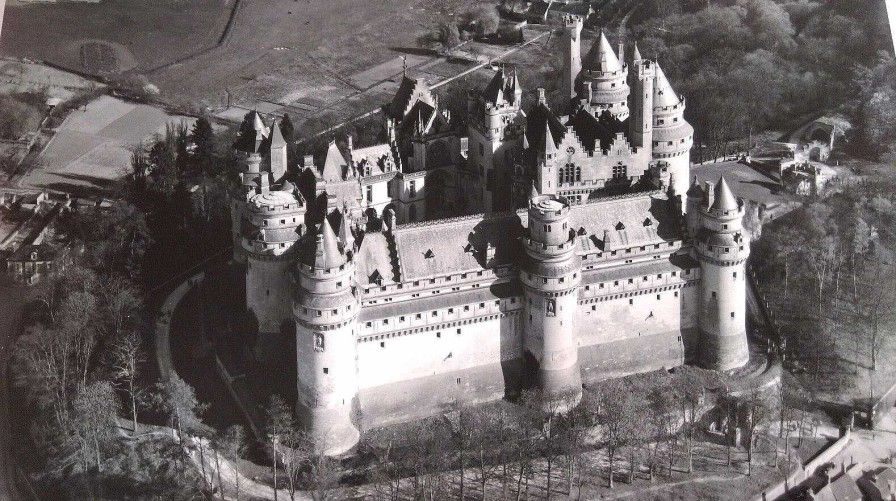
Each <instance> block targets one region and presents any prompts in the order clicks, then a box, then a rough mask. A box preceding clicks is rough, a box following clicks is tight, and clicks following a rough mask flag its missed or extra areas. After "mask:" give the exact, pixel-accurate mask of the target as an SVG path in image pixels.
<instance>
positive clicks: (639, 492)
mask: <svg viewBox="0 0 896 501" xmlns="http://www.w3.org/2000/svg"><path fill="white" fill-rule="evenodd" d="M738 476H739V475H734V474H732V475H714V476H711V477H700V478H692V479H688V480H680V481H678V482H670V483H666V484H660V485H654V486H651V487H644V488H643V489H638V490H636V491H631V492H625V493H622V494H619V495H618V496H606V495H604V496H602V497H601V499H625V498H630V497H634V496H643V495H644V493H647V492H657V491H662V490H665V489H671V488H672V487H678V486H680V485H687V484H706V483H709V482H727V481H729V480H731V479H732V478H736V477H738Z"/></svg>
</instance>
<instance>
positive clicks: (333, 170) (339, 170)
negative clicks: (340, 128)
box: [322, 141, 348, 182]
mask: <svg viewBox="0 0 896 501" xmlns="http://www.w3.org/2000/svg"><path fill="white" fill-rule="evenodd" d="M347 165H348V162H346V161H345V156H344V155H343V154H342V150H340V149H339V146H338V145H337V144H336V141H331V142H330V147H329V148H327V158H326V160H324V170H323V172H322V175H323V178H324V181H327V182H338V181H342V180H343V169H344V168H345V167H346V166H347Z"/></svg>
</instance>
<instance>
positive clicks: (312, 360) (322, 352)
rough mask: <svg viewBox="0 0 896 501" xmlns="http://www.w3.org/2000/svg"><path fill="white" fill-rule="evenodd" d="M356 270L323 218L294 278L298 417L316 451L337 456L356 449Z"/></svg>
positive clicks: (358, 306)
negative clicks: (295, 280) (295, 279)
mask: <svg viewBox="0 0 896 501" xmlns="http://www.w3.org/2000/svg"><path fill="white" fill-rule="evenodd" d="M354 273H355V265H354V262H353V260H352V253H346V249H344V248H343V246H342V243H341V242H339V240H338V238H337V237H336V234H335V233H334V232H333V228H332V227H331V226H330V223H329V222H328V221H327V218H326V217H325V218H324V221H323V223H322V224H321V227H320V230H319V232H318V234H317V238H316V240H315V242H314V244H313V245H312V246H311V247H310V248H309V249H308V252H306V253H305V255H304V256H303V258H302V262H301V263H300V265H299V270H298V273H297V274H296V278H297V281H298V283H297V284H296V285H297V287H296V297H295V302H294V304H293V313H294V315H295V318H296V358H297V376H298V381H297V388H298V403H297V405H296V413H297V414H298V417H299V420H300V421H301V422H302V424H303V425H304V426H305V428H306V430H307V431H308V433H309V434H310V435H311V437H313V439H314V440H315V443H316V446H317V447H318V448H319V449H320V450H321V451H323V452H324V453H326V454H329V455H337V454H341V453H343V452H345V451H347V450H349V449H351V448H352V447H353V446H354V445H355V444H357V443H358V438H359V436H360V433H359V431H358V426H357V425H356V418H357V410H358V352H357V326H356V319H357V315H358V312H359V311H360V303H359V301H358V297H357V293H356V288H355V286H354Z"/></svg>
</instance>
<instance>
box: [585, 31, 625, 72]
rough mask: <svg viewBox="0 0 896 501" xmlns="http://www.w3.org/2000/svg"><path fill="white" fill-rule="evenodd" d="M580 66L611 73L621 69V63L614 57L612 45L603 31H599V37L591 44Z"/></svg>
mask: <svg viewBox="0 0 896 501" xmlns="http://www.w3.org/2000/svg"><path fill="white" fill-rule="evenodd" d="M582 67H583V68H585V69H586V70H592V71H601V72H604V73H612V72H616V71H621V70H622V63H620V62H619V58H618V57H616V53H615V52H614V51H613V47H611V46H610V41H609V40H607V36H606V35H604V32H603V31H601V32H600V38H599V39H598V40H597V41H596V42H594V45H592V46H591V50H590V51H588V55H586V56H585V59H584V60H583V61H582Z"/></svg>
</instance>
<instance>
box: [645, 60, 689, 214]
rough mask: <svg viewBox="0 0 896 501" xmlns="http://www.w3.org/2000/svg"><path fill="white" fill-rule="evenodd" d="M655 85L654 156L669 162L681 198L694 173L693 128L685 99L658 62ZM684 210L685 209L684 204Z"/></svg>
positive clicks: (672, 179) (674, 189)
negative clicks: (689, 121) (685, 117)
mask: <svg viewBox="0 0 896 501" xmlns="http://www.w3.org/2000/svg"><path fill="white" fill-rule="evenodd" d="M654 68H655V71H656V78H655V82H654V85H653V137H652V140H653V159H654V160H662V161H664V162H666V163H667V164H669V172H670V174H671V183H672V193H673V194H674V195H676V196H679V197H681V198H682V200H681V203H682V204H684V203H685V200H684V198H685V193H686V192H687V190H688V183H689V182H690V175H691V147H692V146H693V145H694V128H693V127H691V125H690V124H689V123H687V122H686V121H685V119H684V109H685V100H684V97H682V96H679V95H677V94H676V93H675V90H673V89H672V85H671V84H669V80H668V79H667V78H666V74H665V73H663V69H662V68H660V65H659V64H654ZM682 210H686V208H685V207H682Z"/></svg>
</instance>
